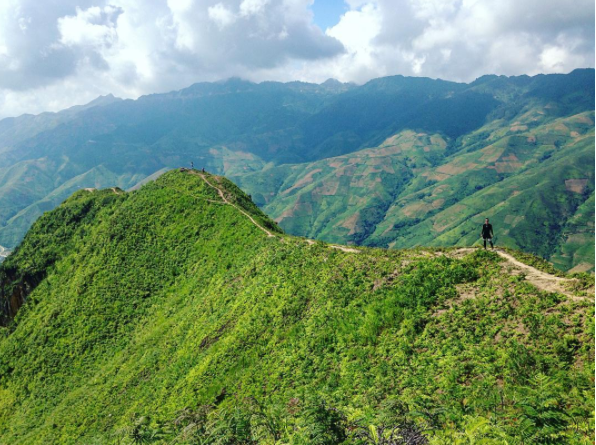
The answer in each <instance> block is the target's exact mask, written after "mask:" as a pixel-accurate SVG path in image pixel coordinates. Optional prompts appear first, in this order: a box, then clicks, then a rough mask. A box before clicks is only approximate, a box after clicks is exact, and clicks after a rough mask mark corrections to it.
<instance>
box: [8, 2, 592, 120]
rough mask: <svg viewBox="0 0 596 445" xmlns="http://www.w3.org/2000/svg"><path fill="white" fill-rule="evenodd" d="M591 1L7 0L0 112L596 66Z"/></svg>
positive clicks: (13, 113) (465, 78)
mask: <svg viewBox="0 0 596 445" xmlns="http://www.w3.org/2000/svg"><path fill="white" fill-rule="evenodd" d="M594 13H595V12H594V0H573V1H567V0H498V1H496V0H345V1H344V0H314V1H313V0H43V1H40V0H0V118H4V117H8V116H18V115H20V114H23V113H33V114H36V113H40V112H42V111H57V110H60V109H64V108H67V107H69V106H72V105H76V104H83V103H87V102H89V101H91V100H93V99H94V98H96V97H98V96H100V95H106V94H114V95H115V96H118V97H123V98H136V97H139V96H140V95H143V94H150V93H160V92H166V91H171V90H177V89H181V88H184V87H186V86H189V85H191V84H193V83H195V82H199V81H217V80H221V79H226V78H229V77H233V76H236V77H241V78H244V79H247V80H251V81H255V82H260V81H264V80H277V81H291V80H302V81H308V82H317V83H320V82H323V81H325V80H326V79H328V78H335V79H338V80H340V81H342V82H355V83H358V84H361V83H365V82H367V81H368V80H370V79H372V78H376V77H382V76H388V75H395V74H402V75H405V76H426V77H432V78H441V79H447V80H454V81H463V82H469V81H472V80H474V79H475V78H477V77H480V76H482V75H484V74H503V75H521V74H528V75H535V74H539V73H567V72H570V71H572V70H573V69H575V68H579V67H594Z"/></svg>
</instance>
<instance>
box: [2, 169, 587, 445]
mask: <svg viewBox="0 0 596 445" xmlns="http://www.w3.org/2000/svg"><path fill="white" fill-rule="evenodd" d="M207 178H208V180H209V182H210V183H211V184H214V185H215V186H216V187H218V188H220V189H221V190H222V191H223V193H224V195H225V196H226V198H227V199H228V201H230V202H233V203H235V205H237V206H239V207H241V208H242V209H243V210H244V211H245V212H247V214H249V215H251V217H252V218H253V219H254V220H255V221H256V222H257V223H258V224H260V225H262V226H264V227H268V228H269V230H271V231H272V232H275V233H276V235H275V236H273V237H268V236H267V235H266V234H265V233H264V232H263V231H262V230H261V229H260V228H258V227H257V226H256V225H255V224H253V223H252V222H251V221H250V220H249V218H248V217H247V216H246V215H245V214H243V213H241V212H240V211H238V209H237V208H235V207H233V206H231V205H227V204H225V203H224V202H223V201H222V199H221V197H220V195H219V193H218V191H217V190H216V189H215V188H213V187H210V186H209V185H207V183H206V182H205V181H203V179H202V178H201V177H200V176H199V175H198V174H192V173H191V172H188V171H185V172H180V171H172V172H169V173H167V174H164V175H163V176H161V177H160V178H159V179H158V180H156V181H155V182H150V183H148V184H146V185H145V186H143V187H142V188H141V189H140V190H137V191H134V192H130V193H120V192H119V191H118V190H115V191H114V190H103V191H80V192H78V193H76V194H75V195H73V196H72V197H71V198H69V199H68V200H67V201H65V202H64V203H63V204H62V205H61V206H60V207H58V208H57V209H56V210H54V211H52V212H49V213H46V214H45V215H44V216H43V217H42V218H40V219H39V220H38V221H37V222H36V223H35V224H34V225H33V227H32V228H31V230H30V231H29V233H28V234H27V236H26V237H25V239H24V240H23V243H22V244H21V245H20V246H19V247H18V248H17V249H16V250H15V252H14V254H13V255H11V256H10V257H9V258H8V259H7V260H6V261H5V262H4V263H3V264H2V265H0V285H1V286H0V289H1V290H2V295H4V296H5V297H6V296H7V295H10V294H11V292H10V290H11V289H15V288H16V287H18V286H19V285H23V284H24V283H26V282H27V280H28V278H27V277H31V276H35V277H37V280H36V283H35V287H34V288H33V289H32V290H31V292H30V293H28V294H27V302H26V303H25V305H24V306H22V308H21V309H20V310H19V311H18V313H17V315H16V318H15V319H14V321H12V322H10V323H8V325H7V326H6V327H5V328H2V331H1V338H0V443H10V444H27V445H29V444H47V443H57V444H60V443H66V444H70V443H80V444H95V443H97V444H99V443H101V444H104V443H114V444H138V443H156V444H171V443H188V444H239V443H244V444H250V443H255V444H256V443H262V444H337V443H348V444H373V443H374V444H379V443H431V444H452V443H465V444H472V443H502V444H505V443H508V444H514V443H519V444H521V443H537V444H540V443H544V444H547V443H552V444H554V443H557V444H561V443H563V444H564V443H569V444H580V443H586V444H587V443H592V442H593V437H594V436H593V431H594V424H593V412H594V398H593V394H594V379H593V376H594V314H593V296H592V297H583V298H568V297H565V296H564V295H559V294H555V293H546V292H541V291H539V290H538V289H536V288H535V287H533V286H532V285H531V284H529V283H528V282H527V281H526V280H525V279H524V278H523V276H515V275H511V274H510V273H509V272H508V268H507V267H506V266H505V265H504V264H503V262H502V260H501V259H500V257H498V256H497V255H496V254H495V253H493V252H490V251H488V252H487V251H484V250H481V249H478V250H474V251H472V252H471V253H463V254H462V253H461V252H459V251H457V250H455V249H438V250H436V251H433V250H428V249H413V250H382V249H373V248H362V249H359V250H360V251H359V253H353V252H344V251H341V250H339V249H334V248H330V247H329V246H328V245H326V244H324V243H321V242H317V243H314V244H309V243H307V242H305V241H304V240H303V239H301V238H295V237H292V236H288V235H284V234H283V233H281V232H279V231H278V229H276V225H275V223H273V222H272V221H270V220H269V219H268V218H267V217H266V216H265V215H264V214H263V213H261V212H260V211H259V210H258V209H257V208H256V206H254V205H253V204H252V203H251V202H250V200H249V199H248V197H247V196H246V195H244V194H243V193H242V192H241V191H240V190H239V189H238V188H237V187H235V186H234V185H233V184H232V183H230V182H229V181H227V180H225V179H223V178H221V177H216V176H211V175H208V176H207ZM588 284H589V283H588ZM578 286H584V287H585V286H586V283H579V284H578ZM398 436H400V437H401V438H398ZM391 437H393V438H391ZM406 440H409V442H408V441H406ZM414 440H417V442H414Z"/></svg>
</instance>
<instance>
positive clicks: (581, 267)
mask: <svg viewBox="0 0 596 445" xmlns="http://www.w3.org/2000/svg"><path fill="white" fill-rule="evenodd" d="M591 268H592V265H591V264H590V263H579V264H578V265H577V266H575V267H573V268H572V269H570V270H569V273H579V272H587V271H589V270H590V269H591Z"/></svg>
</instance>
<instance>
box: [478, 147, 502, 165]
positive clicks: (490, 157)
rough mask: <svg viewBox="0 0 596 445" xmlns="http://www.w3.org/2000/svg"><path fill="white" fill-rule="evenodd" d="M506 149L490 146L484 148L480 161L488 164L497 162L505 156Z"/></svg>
mask: <svg viewBox="0 0 596 445" xmlns="http://www.w3.org/2000/svg"><path fill="white" fill-rule="evenodd" d="M504 151H505V149H504V148H503V147H495V146H494V145H489V146H488V147H485V148H483V149H482V150H480V152H481V153H482V156H481V157H480V161H482V162H486V163H488V164H490V163H493V162H497V161H498V160H499V158H500V157H501V156H502V155H503V152H504Z"/></svg>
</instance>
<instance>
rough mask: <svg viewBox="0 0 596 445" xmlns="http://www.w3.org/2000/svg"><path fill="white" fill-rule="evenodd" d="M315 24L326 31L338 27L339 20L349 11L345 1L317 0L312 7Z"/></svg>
mask: <svg viewBox="0 0 596 445" xmlns="http://www.w3.org/2000/svg"><path fill="white" fill-rule="evenodd" d="M311 9H312V12H313V14H314V21H315V23H316V24H317V25H318V26H319V28H321V29H322V30H323V31H325V30H326V29H327V28H330V27H332V26H335V25H337V23H338V22H339V18H340V17H341V15H342V14H344V13H345V12H346V11H347V10H348V5H346V4H345V2H344V0H315V1H314V4H313V5H312V6H311Z"/></svg>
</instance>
